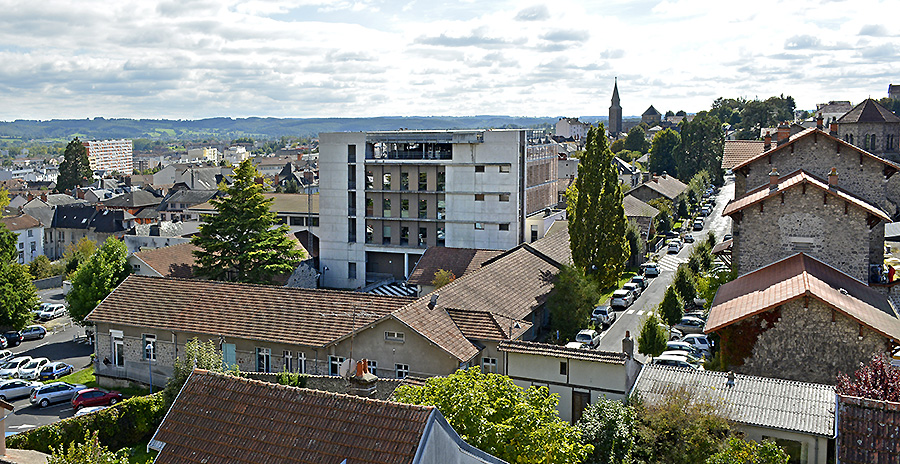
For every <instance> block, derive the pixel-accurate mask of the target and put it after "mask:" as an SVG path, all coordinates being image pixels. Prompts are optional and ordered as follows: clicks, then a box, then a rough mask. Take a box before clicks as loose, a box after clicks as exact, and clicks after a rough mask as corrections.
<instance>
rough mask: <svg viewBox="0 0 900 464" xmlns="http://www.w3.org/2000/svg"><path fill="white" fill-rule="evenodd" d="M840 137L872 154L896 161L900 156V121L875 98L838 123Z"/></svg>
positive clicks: (866, 101)
mask: <svg viewBox="0 0 900 464" xmlns="http://www.w3.org/2000/svg"><path fill="white" fill-rule="evenodd" d="M837 126H838V128H837V129H838V136H839V137H840V138H841V139H842V140H844V141H845V142H848V143H852V144H853V145H856V146H857V147H860V148H862V149H863V150H866V151H868V152H869V153H872V154H875V155H878V156H883V157H888V158H889V159H896V158H897V157H898V154H900V118H898V117H897V116H896V115H895V114H894V113H891V111H890V110H888V109H887V108H885V107H883V106H881V105H880V104H879V103H878V102H877V101H875V100H872V99H871V98H869V99H866V100H864V101H863V102H862V103H860V104H858V105H856V106H855V107H853V109H852V110H850V111H849V112H847V114H845V115H843V116H842V117H841V118H840V119H838V120H837Z"/></svg>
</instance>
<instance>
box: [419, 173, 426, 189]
mask: <svg viewBox="0 0 900 464" xmlns="http://www.w3.org/2000/svg"><path fill="white" fill-rule="evenodd" d="M419 190H420V191H423V190H428V173H427V172H420V173H419Z"/></svg>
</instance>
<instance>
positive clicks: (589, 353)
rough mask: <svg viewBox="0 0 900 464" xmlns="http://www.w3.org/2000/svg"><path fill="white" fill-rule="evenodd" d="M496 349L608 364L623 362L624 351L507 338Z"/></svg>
mask: <svg viewBox="0 0 900 464" xmlns="http://www.w3.org/2000/svg"><path fill="white" fill-rule="evenodd" d="M497 349H499V350H500V351H506V352H509V353H521V354H533V355H536V356H554V357H558V358H570V359H580V360H583V361H599V362H605V363H610V364H625V353H615V352H612V351H599V350H587V349H580V348H566V347H564V346H559V345H549V344H546V343H536V342H525V341H520V340H512V341H509V340H507V341H504V342H500V344H499V345H498V346H497Z"/></svg>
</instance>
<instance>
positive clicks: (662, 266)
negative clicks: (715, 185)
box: [597, 177, 734, 362]
mask: <svg viewBox="0 0 900 464" xmlns="http://www.w3.org/2000/svg"><path fill="white" fill-rule="evenodd" d="M733 198H734V178H733V177H726V182H725V185H724V186H723V187H722V189H721V190H720V191H719V194H718V195H717V197H716V206H715V208H713V211H712V213H711V214H710V215H709V217H707V218H706V221H705V224H704V228H703V230H702V231H693V232H691V234H692V235H693V236H694V239H696V240H697V241H701V240H704V239H705V238H706V235H707V234H709V231H714V232H715V233H716V237H717V238H718V239H719V241H721V240H722V237H724V236H725V234H730V233H731V218H730V217H725V216H722V210H724V209H725V205H726V204H727V203H728V201H729V200H731V199H733ZM695 243H696V242H695ZM693 248H694V244H693V243H687V244H685V246H684V248H682V249H681V251H680V252H678V254H675V253H672V254H669V253H666V249H665V248H663V249H662V250H661V251H660V253H659V261H658V264H659V271H660V272H659V276H658V277H655V278H652V279H650V284H649V285H648V286H647V288H646V289H644V291H643V293H641V295H640V296H639V297H638V298H637V299H636V300H635V302H634V303H633V304H632V305H631V306H630V307H629V308H628V309H626V310H625V311H618V312H616V321H615V322H613V324H612V325H611V326H610V327H609V328H608V329H606V330H605V331H603V333H602V334H601V335H602V338H601V339H600V345H599V346H598V347H597V349H599V350H604V351H615V352H618V351H622V339H623V338H625V332H626V331H627V332H630V334H631V338H632V339H634V340H635V343H637V338H638V335H640V332H641V324H642V322H643V321H644V318H645V317H646V316H647V314H649V313H651V312H653V310H654V309H656V307H657V306H658V305H659V303H660V302H661V301H662V299H663V294H664V293H665V292H666V288H668V287H669V285H671V283H672V280H673V279H674V278H675V270H676V269H678V265H679V264H681V263H684V262H686V261H687V259H688V257H690V255H691V250H693ZM635 357H636V358H637V359H638V360H639V361H641V362H644V361H646V358H645V357H644V356H643V355H641V354H639V353H638V352H637V346H635Z"/></svg>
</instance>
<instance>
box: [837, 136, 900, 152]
mask: <svg viewBox="0 0 900 464" xmlns="http://www.w3.org/2000/svg"><path fill="white" fill-rule="evenodd" d="M863 137H864V138H863V140H862V145H857V146H858V147H860V148H862V149H863V150H868V151H869V152H873V153H874V152H875V151H876V150H877V147H878V142H877V137H876V136H875V134H864V136H863ZM844 141H845V142H847V143H849V144H852V145H856V144H855V143H854V141H853V134H846V135H844ZM895 143H896V138H895V136H894V135H887V136H885V140H884V151H893V150H894V145H895Z"/></svg>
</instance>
